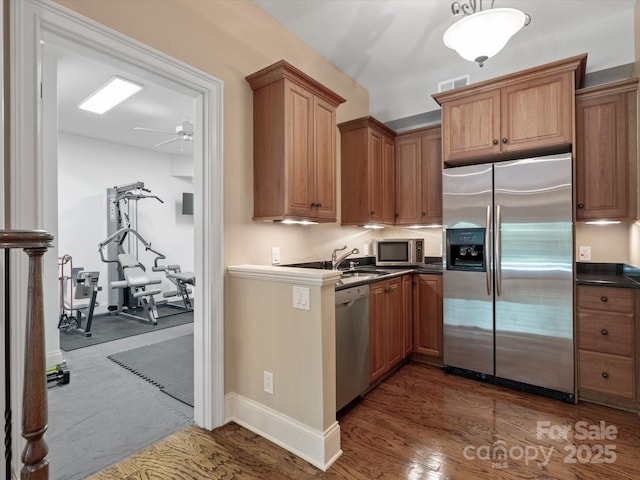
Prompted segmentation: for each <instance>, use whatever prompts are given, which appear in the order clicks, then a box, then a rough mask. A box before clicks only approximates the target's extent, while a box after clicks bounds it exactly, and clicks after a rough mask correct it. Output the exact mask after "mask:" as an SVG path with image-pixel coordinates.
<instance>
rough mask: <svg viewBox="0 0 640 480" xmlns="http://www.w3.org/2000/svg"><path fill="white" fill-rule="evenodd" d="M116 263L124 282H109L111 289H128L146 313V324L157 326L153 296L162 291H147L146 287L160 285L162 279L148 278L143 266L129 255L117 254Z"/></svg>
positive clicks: (156, 311)
mask: <svg viewBox="0 0 640 480" xmlns="http://www.w3.org/2000/svg"><path fill="white" fill-rule="evenodd" d="M118 263H119V264H120V267H121V268H122V273H123V275H124V280H118V281H115V282H111V288H129V289H130V291H131V295H132V296H133V298H136V299H138V301H139V303H140V304H141V306H142V308H143V309H144V311H145V312H146V314H147V318H148V319H149V320H148V323H151V324H152V325H157V324H158V308H157V306H156V302H155V299H154V298H153V296H154V295H158V294H160V293H162V290H161V289H160V288H154V289H150V290H147V287H148V286H149V285H157V284H159V283H162V279H161V278H151V277H149V275H147V272H146V271H145V270H144V267H143V265H142V264H141V263H140V262H138V260H137V259H136V257H134V256H133V255H131V254H130V253H120V254H118ZM122 314H124V315H127V316H131V317H134V318H137V319H140V318H139V317H137V316H136V315H131V314H126V313H122ZM142 321H144V320H142Z"/></svg>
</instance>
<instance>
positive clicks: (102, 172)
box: [57, 133, 194, 313]
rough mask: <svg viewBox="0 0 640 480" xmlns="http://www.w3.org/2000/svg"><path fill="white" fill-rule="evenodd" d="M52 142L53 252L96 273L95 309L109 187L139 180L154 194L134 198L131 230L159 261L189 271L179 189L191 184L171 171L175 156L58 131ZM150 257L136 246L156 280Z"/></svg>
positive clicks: (188, 222)
mask: <svg viewBox="0 0 640 480" xmlns="http://www.w3.org/2000/svg"><path fill="white" fill-rule="evenodd" d="M58 141H59V143H58V192H59V195H58V227H59V228H58V239H57V244H58V254H59V256H62V255H64V254H70V255H71V256H72V257H73V266H74V267H84V269H85V270H97V271H99V272H100V282H99V285H101V286H102V291H101V292H99V294H98V302H99V303H100V304H101V306H100V307H98V308H97V309H96V313H101V312H104V311H106V306H107V303H108V301H107V290H108V284H107V264H106V263H103V262H101V260H100V255H99V251H98V244H99V243H100V242H101V241H103V240H104V239H106V237H107V201H106V190H107V188H109V187H114V186H117V185H125V184H129V183H134V182H138V181H141V182H144V184H145V188H148V189H150V190H151V193H150V194H149V195H157V196H158V197H160V198H161V199H162V200H163V201H164V203H160V202H158V201H157V200H154V199H144V200H139V201H138V226H137V230H138V232H139V233H140V234H141V235H142V237H144V239H145V240H146V241H147V242H149V243H151V247H152V248H153V249H154V250H157V251H159V252H161V253H163V254H164V255H166V257H167V258H166V260H164V261H161V262H160V264H165V265H166V264H179V265H180V266H181V268H182V271H193V242H194V237H193V235H194V234H193V216H185V215H182V213H181V212H182V193H183V192H190V193H192V192H193V186H192V180H191V178H190V177H188V176H172V175H171V172H172V168H173V169H174V171H175V168H176V167H175V164H176V162H178V161H179V160H180V159H179V158H172V157H171V156H169V155H163V154H160V153H154V152H151V151H147V150H143V149H138V148H132V147H127V146H124V145H118V144H112V143H108V142H103V141H99V140H95V139H90V138H87V137H82V136H78V135H72V134H69V133H60V135H59V140H58ZM188 162H189V159H185V163H187V164H188ZM172 165H173V167H172ZM181 173H184V172H181ZM105 254H106V248H105ZM154 258H155V256H154V255H153V254H151V253H150V252H144V249H143V248H141V250H140V257H139V259H140V261H141V262H142V263H143V264H144V265H145V266H146V267H147V271H148V272H149V274H150V275H154V276H158V277H160V278H162V277H164V274H163V273H161V272H160V273H153V272H151V267H152V266H153V259H154ZM66 272H68V269H67V270H66ZM66 272H65V273H66ZM162 288H163V290H170V289H171V284H170V283H169V282H168V281H167V280H166V279H165V280H164V281H163V284H162Z"/></svg>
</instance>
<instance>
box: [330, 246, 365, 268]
mask: <svg viewBox="0 0 640 480" xmlns="http://www.w3.org/2000/svg"><path fill="white" fill-rule="evenodd" d="M346 248H347V246H346V245H345V246H344V247H342V248H336V249H335V250H334V251H333V252H331V267H332V268H333V269H334V270H337V269H338V267H339V266H340V264H341V263H342V261H343V260H344V259H345V258H347V257H348V256H349V255H355V254H358V253H360V250H358V249H357V248H354V249H353V250H351V251H350V252H347V253H345V254H344V255H342V256H341V257H340V258H338V255H337V254H338V252H341V251H342V250H344V249H346Z"/></svg>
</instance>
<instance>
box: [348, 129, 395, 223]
mask: <svg viewBox="0 0 640 480" xmlns="http://www.w3.org/2000/svg"><path fill="white" fill-rule="evenodd" d="M338 128H339V129H340V136H341V140H340V144H341V147H340V152H341V154H340V159H341V160H340V161H341V164H342V166H341V175H340V178H341V183H340V184H341V188H342V194H341V198H342V202H341V213H342V218H341V223H342V225H366V224H386V225H392V224H393V223H394V213H395V209H394V192H395V189H394V168H395V160H394V157H395V143H394V138H395V135H396V133H395V132H394V131H393V130H391V129H390V128H389V127H387V126H386V125H384V124H383V123H381V122H380V121H378V120H376V119H375V118H373V117H362V118H358V119H355V120H351V121H349V122H345V123H341V124H340V125H338Z"/></svg>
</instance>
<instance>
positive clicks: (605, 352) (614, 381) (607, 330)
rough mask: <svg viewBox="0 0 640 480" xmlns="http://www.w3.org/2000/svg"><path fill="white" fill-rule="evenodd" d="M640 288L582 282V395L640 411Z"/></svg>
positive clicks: (578, 301)
mask: <svg viewBox="0 0 640 480" xmlns="http://www.w3.org/2000/svg"><path fill="white" fill-rule="evenodd" d="M637 302H638V292H637V291H636V290H635V289H630V288H612V287H595V286H585V285H579V286H578V287H577V296H576V305H577V315H576V324H577V345H578V353H577V365H578V399H579V400H584V401H592V402H595V403H601V404H605V405H609V406H612V407H617V408H623V409H626V410H634V411H640V384H639V383H640V380H639V376H640V375H639V371H638V364H637V363H638V355H637V354H636V352H637V350H638V348H640V347H639V343H640V339H639V338H638V335H637V334H636V333H635V332H636V325H637V324H636V312H637V311H638V309H637V307H636V304H637Z"/></svg>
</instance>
